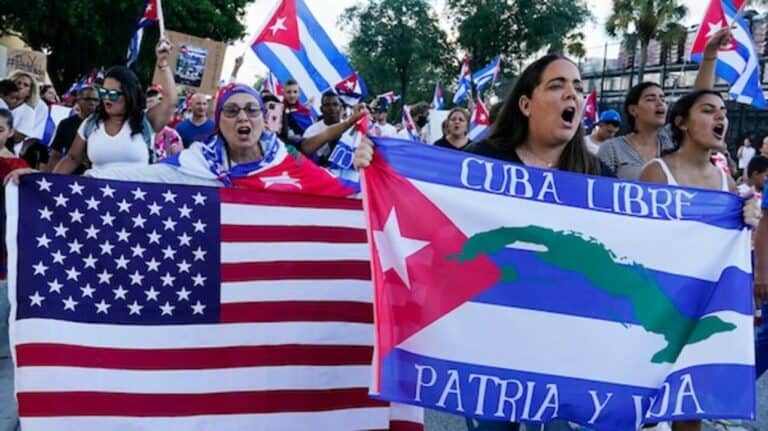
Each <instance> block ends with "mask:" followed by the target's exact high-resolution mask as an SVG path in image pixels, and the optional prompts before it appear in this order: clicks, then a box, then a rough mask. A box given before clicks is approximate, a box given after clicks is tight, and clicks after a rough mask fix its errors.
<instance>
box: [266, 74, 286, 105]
mask: <svg viewBox="0 0 768 431" xmlns="http://www.w3.org/2000/svg"><path fill="white" fill-rule="evenodd" d="M261 91H269V92H270V93H271V94H272V95H274V96H275V97H277V98H278V99H280V100H283V86H282V85H280V81H279V80H278V79H277V77H276V76H275V74H274V73H272V72H269V73H268V74H267V78H266V79H265V80H264V84H262V85H261Z"/></svg>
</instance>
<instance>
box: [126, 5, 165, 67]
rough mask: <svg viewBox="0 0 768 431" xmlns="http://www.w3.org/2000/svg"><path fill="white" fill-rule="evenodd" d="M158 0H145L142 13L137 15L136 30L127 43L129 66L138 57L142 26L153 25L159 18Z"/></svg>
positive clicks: (127, 62) (142, 34)
mask: <svg viewBox="0 0 768 431" xmlns="http://www.w3.org/2000/svg"><path fill="white" fill-rule="evenodd" d="M161 13H162V12H161V9H160V0H147V1H146V2H145V4H144V13H142V14H141V17H139V21H138V22H137V23H136V31H135V33H134V34H133V37H132V38H131V42H130V44H129V45H128V54H127V55H126V66H128V67H131V65H132V64H134V63H136V60H138V59H139V50H140V49H141V39H142V38H143V37H144V28H145V27H149V26H151V25H154V24H156V23H157V22H158V20H159V19H160V14H161Z"/></svg>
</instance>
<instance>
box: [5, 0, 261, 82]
mask: <svg viewBox="0 0 768 431" xmlns="http://www.w3.org/2000/svg"><path fill="white" fill-rule="evenodd" d="M250 1H252V0H174V1H169V2H165V4H164V5H163V6H164V12H165V22H166V27H167V28H169V29H173V30H176V31H180V32H182V33H187V34H191V35H194V36H200V37H207V38H210V39H214V40H218V41H223V42H230V41H232V40H234V39H238V38H241V37H242V36H243V33H244V31H245V27H244V26H243V24H241V23H240V19H241V18H243V16H244V14H245V6H246V4H247V3H249V2H250ZM143 7H144V1H143V0H56V1H50V0H26V1H4V2H0V35H3V34H15V35H18V36H19V37H21V38H22V40H24V41H25V42H26V43H27V44H28V45H29V46H30V47H32V49H35V50H45V51H47V52H49V53H50V54H49V55H48V73H49V75H50V77H51V80H52V81H53V83H54V84H55V85H56V86H57V88H59V89H60V90H62V89H66V87H68V86H69V85H70V84H71V83H72V82H74V81H75V80H76V79H77V78H78V77H79V76H80V75H82V74H84V73H86V72H87V71H88V70H89V69H90V68H92V67H96V66H111V65H115V64H125V54H126V51H127V49H128V42H129V40H130V38H131V37H132V36H133V33H134V26H135V25H136V21H137V20H138V18H139V15H140V14H141V13H142V12H143V10H142V8H143ZM157 35H158V30H157V27H156V26H154V27H150V28H148V29H146V30H145V32H144V41H143V43H142V50H141V57H140V58H139V67H138V72H139V77H140V78H142V79H143V81H144V82H148V81H149V79H151V73H152V68H153V67H154V50H153V49H152V46H154V44H155V43H156V41H157Z"/></svg>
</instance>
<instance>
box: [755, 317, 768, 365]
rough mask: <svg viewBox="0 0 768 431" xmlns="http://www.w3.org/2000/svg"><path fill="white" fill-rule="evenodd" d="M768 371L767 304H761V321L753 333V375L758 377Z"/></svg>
mask: <svg viewBox="0 0 768 431" xmlns="http://www.w3.org/2000/svg"><path fill="white" fill-rule="evenodd" d="M766 369H768V302H766V303H764V304H763V321H762V322H761V323H760V327H759V328H757V331H756V333H755V374H756V375H757V378H758V379H759V378H760V376H762V375H763V373H765V370H766Z"/></svg>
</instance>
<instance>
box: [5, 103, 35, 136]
mask: <svg viewBox="0 0 768 431" xmlns="http://www.w3.org/2000/svg"><path fill="white" fill-rule="evenodd" d="M11 113H13V128H14V129H16V131H17V132H19V133H21V134H22V135H24V136H27V137H29V138H34V137H35V134H34V133H35V110H34V109H32V107H31V106H29V105H27V104H26V103H22V104H21V105H19V106H17V107H15V108H13V110H12V111H11Z"/></svg>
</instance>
